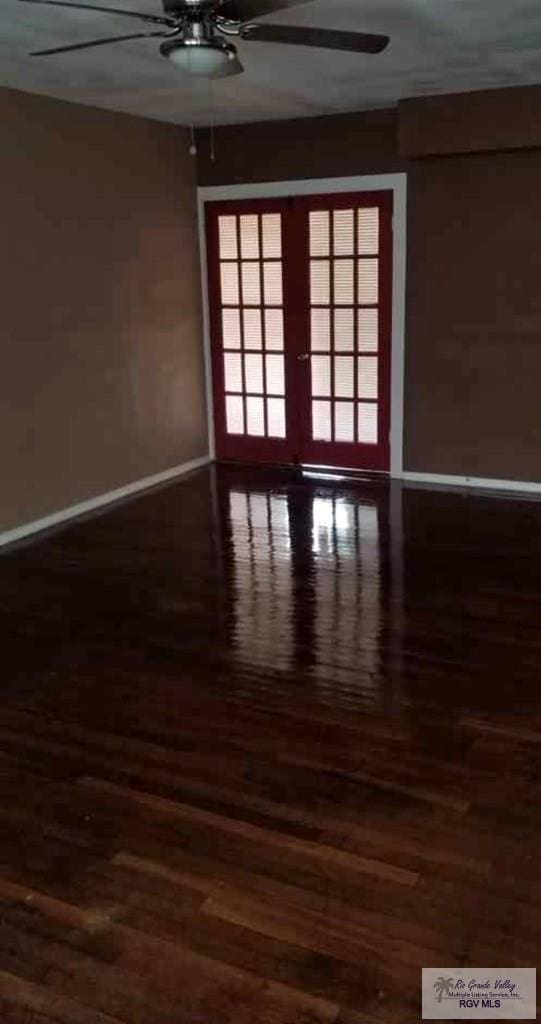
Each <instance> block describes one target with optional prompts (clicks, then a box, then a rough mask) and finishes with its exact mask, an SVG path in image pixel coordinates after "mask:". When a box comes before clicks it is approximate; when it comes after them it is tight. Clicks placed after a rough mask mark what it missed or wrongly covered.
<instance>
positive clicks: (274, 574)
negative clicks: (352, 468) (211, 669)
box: [220, 480, 391, 710]
mask: <svg viewBox="0 0 541 1024" xmlns="http://www.w3.org/2000/svg"><path fill="white" fill-rule="evenodd" d="M220 489H221V492H222V504H221V507H222V511H223V515H224V524H223V525H224V538H225V554H226V558H225V565H226V571H227V575H228V581H229V584H230V585H229V587H228V589H229V592H230V594H231V608H230V615H229V622H230V639H231V644H232V648H233V652H234V656H235V657H236V658H237V659H238V660H239V662H241V663H242V665H243V669H244V668H245V666H246V665H247V664H251V665H252V666H253V668H254V671H255V672H259V673H265V674H266V675H267V676H268V677H271V676H272V680H273V682H272V685H274V686H277V685H279V683H280V679H279V677H280V676H282V680H283V681H284V682H285V681H286V677H287V682H288V685H289V686H291V683H292V679H293V680H294V681H295V683H296V684H298V686H303V685H304V686H308V687H309V692H310V695H311V696H314V695H317V696H318V698H319V699H320V700H321V701H323V702H325V703H327V702H331V701H332V702H333V703H336V701H337V700H339V701H340V703H342V704H348V703H350V702H351V703H354V704H355V706H356V707H359V706H360V705H362V706H364V707H365V708H366V710H383V706H384V704H385V699H384V688H383V685H382V681H383V678H384V671H383V669H384V664H383V659H384V658H385V652H384V651H383V639H384V637H386V636H387V634H388V629H387V626H388V617H389V608H390V605H391V602H390V601H389V592H390V587H389V559H388V558H384V555H383V553H384V551H386V550H388V547H389V536H388V535H389V512H388V509H389V493H388V489H387V488H373V493H369V494H368V495H367V494H365V493H364V491H359V490H356V489H355V488H350V489H349V490H345V491H340V490H337V489H336V488H329V489H326V488H324V487H322V486H321V485H315V484H313V483H311V482H309V481H293V480H292V481H290V482H289V483H285V484H284V485H283V486H282V487H279V488H276V487H273V488H269V489H266V488H265V487H264V486H260V485H259V486H258V485H257V484H256V485H254V487H252V488H248V487H246V485H245V484H244V483H241V484H235V483H231V484H229V485H227V483H226V484H225V488H224V485H223V484H221V488H220ZM260 685H263V684H260Z"/></svg>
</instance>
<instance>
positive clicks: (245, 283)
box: [241, 263, 261, 306]
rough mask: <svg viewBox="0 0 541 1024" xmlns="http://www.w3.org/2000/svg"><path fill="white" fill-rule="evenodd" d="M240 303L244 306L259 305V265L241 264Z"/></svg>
mask: <svg viewBox="0 0 541 1024" xmlns="http://www.w3.org/2000/svg"><path fill="white" fill-rule="evenodd" d="M241 266H242V301H243V303H244V305H245V306H259V305H260V304H261V277H260V273H259V263H242V264H241Z"/></svg>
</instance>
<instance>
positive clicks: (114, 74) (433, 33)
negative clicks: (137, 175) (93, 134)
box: [0, 0, 541, 124]
mask: <svg viewBox="0 0 541 1024" xmlns="http://www.w3.org/2000/svg"><path fill="white" fill-rule="evenodd" d="M88 2H92V0H88ZM95 2H98V3H101V4H103V5H104V6H106V5H107V4H108V2H109V0H95ZM110 2H111V3H112V4H113V6H118V7H121V6H125V7H126V8H127V9H128V10H141V11H146V12H149V13H161V11H162V8H161V4H160V0H110ZM261 20H263V19H261ZM267 20H270V21H272V22H277V23H278V22H281V23H285V24H297V25H314V26H319V27H322V28H337V29H350V30H358V31H368V32H370V31H372V32H382V33H387V34H388V35H390V36H391V40H392V42H391V46H390V47H389V49H388V50H387V51H386V52H385V53H383V54H381V55H379V56H375V57H374V56H361V55H356V54H348V53H343V52H342V53H337V54H333V53H332V52H330V51H328V50H316V49H310V48H308V47H292V46H278V45H276V44H270V43H255V42H253V43H249V42H241V43H239V45H238V48H239V52H240V56H241V59H242V62H243V64H244V66H245V69H246V73H245V74H244V75H241V76H239V77H237V78H230V79H226V80H221V81H215V82H214V83H212V85H211V84H210V83H209V82H195V81H194V80H193V79H190V78H188V77H186V76H185V75H184V74H183V73H182V72H181V71H179V70H178V69H177V68H175V67H174V65H172V64H171V63H170V62H169V61H167V60H164V58H163V57H161V56H160V54H159V48H158V47H159V40H155V39H154V40H153V39H148V40H147V39H143V40H136V41H131V42H125V43H118V44H115V45H112V46H104V47H98V48H96V49H90V50H84V51H80V52H75V53H71V54H62V55H57V56H50V57H40V58H37V57H34V58H32V57H28V56H27V54H28V51H30V50H32V49H36V48H40V47H41V48H43V47H45V46H47V45H49V46H54V45H59V46H60V45H67V44H69V43H76V42H82V41H84V40H89V39H93V38H97V37H99V36H100V35H103V36H111V35H116V34H117V33H118V34H119V35H122V34H123V33H126V32H127V31H128V32H129V31H131V30H132V28H131V26H132V23H131V22H130V23H129V26H128V28H127V27H126V25H127V19H123V18H120V17H118V16H117V17H113V16H109V15H105V14H98V13H95V12H90V11H78V10H73V11H70V10H66V9H65V8H56V9H55V8H54V7H38V6H35V7H34V6H33V5H32V4H28V3H20V2H19V0H0V84H1V85H4V86H8V87H10V88H14V89H22V90H26V91H28V92H34V93H42V94H45V95H48V96H54V97H58V98H60V99H66V100H70V101H72V102H74V103H83V104H89V105H91V106H94V107H103V108H106V109H110V110H119V111H124V112H126V113H130V114H136V115H139V116H143V117H149V118H154V119H156V120H161V121H169V122H173V123H177V124H189V123H190V122H194V123H195V124H209V123H211V122H212V121H214V122H215V123H216V124H231V123H235V122H242V121H262V120H277V119H281V118H291V117H309V116H311V115H317V114H331V113H336V112H338V111H348V110H368V109H372V108H377V107H386V106H393V105H395V104H396V103H397V102H398V100H400V99H402V98H404V97H408V96H419V95H430V94H434V93H444V92H461V91H466V90H475V89H492V88H497V87H503V86H516V85H530V84H534V83H540V82H541V3H539V0H315V2H312V3H304V4H303V3H301V4H299V6H298V7H296V8H295V9H294V10H288V11H282V12H280V13H278V14H275V15H273V16H272V17H271V18H269V19H267ZM141 28H142V30H143V31H144V28H145V27H144V25H141ZM135 31H137V29H135Z"/></svg>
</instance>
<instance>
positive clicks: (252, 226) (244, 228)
mask: <svg viewBox="0 0 541 1024" xmlns="http://www.w3.org/2000/svg"><path fill="white" fill-rule="evenodd" d="M240 253H241V257H242V259H243V260H258V259H259V217H258V216H257V214H250V215H249V216H247V217H241V218H240Z"/></svg>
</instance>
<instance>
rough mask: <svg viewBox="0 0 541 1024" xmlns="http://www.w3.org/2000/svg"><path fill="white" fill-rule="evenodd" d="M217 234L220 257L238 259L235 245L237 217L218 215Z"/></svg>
mask: <svg viewBox="0 0 541 1024" xmlns="http://www.w3.org/2000/svg"><path fill="white" fill-rule="evenodd" d="M218 234H219V237H220V259H221V260H236V259H238V255H239V253H238V245H237V218H236V217H219V218H218Z"/></svg>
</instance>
